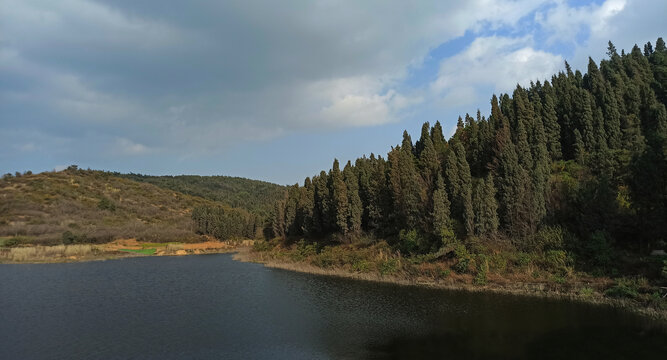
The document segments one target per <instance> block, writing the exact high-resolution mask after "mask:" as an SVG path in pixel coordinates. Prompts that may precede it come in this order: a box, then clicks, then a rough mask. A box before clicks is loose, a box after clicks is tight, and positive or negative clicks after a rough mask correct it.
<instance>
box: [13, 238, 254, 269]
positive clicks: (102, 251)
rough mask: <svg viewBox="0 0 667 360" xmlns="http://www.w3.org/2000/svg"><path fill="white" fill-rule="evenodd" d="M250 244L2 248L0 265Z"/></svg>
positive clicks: (223, 248) (168, 253) (221, 249)
mask: <svg viewBox="0 0 667 360" xmlns="http://www.w3.org/2000/svg"><path fill="white" fill-rule="evenodd" d="M244 244H245V245H246V246H247V245H248V244H249V243H248V242H247V241H245V242H243V241H224V242H221V241H206V242H199V243H178V242H170V243H145V242H138V241H137V240H136V239H124V240H116V241H114V242H110V243H107V244H95V245H93V244H76V245H54V246H43V245H27V246H21V247H4V248H2V247H0V263H9V264H11V263H57V262H78V261H93V260H107V259H116V258H122V257H133V256H179V255H194V254H211V253H225V252H231V251H234V250H236V249H237V248H238V247H239V246H242V245H244Z"/></svg>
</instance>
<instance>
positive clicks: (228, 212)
mask: <svg viewBox="0 0 667 360" xmlns="http://www.w3.org/2000/svg"><path fill="white" fill-rule="evenodd" d="M261 219H262V218H261V217H258V216H255V215H254V214H251V213H250V212H248V211H246V210H244V209H238V208H231V207H229V206H227V205H225V204H222V203H219V202H215V201H212V200H209V199H204V198H202V197H198V196H192V195H187V194H183V193H180V192H177V191H173V190H169V189H164V188H161V187H158V186H155V185H152V184H148V183H141V182H137V181H132V180H129V179H124V178H120V177H117V176H114V175H113V174H111V173H108V172H102V171H92V170H79V169H77V168H76V166H71V167H70V168H68V169H67V170H65V171H60V172H46V173H41V174H32V173H26V174H20V173H17V175H16V176H12V175H11V174H7V175H5V176H4V177H3V178H2V179H0V246H3V245H7V244H8V243H9V244H12V245H21V244H35V245H55V244H61V243H65V244H72V243H105V242H109V241H112V240H116V239H126V238H137V239H138V240H140V241H149V242H169V241H180V242H183V241H185V242H188V241H200V240H202V238H201V236H199V235H201V234H208V235H212V236H215V237H217V238H219V239H223V240H224V239H230V238H254V237H255V235H256V234H260V235H261V234H262V230H263V228H264V224H263V223H262V220H261ZM228 224H233V226H228Z"/></svg>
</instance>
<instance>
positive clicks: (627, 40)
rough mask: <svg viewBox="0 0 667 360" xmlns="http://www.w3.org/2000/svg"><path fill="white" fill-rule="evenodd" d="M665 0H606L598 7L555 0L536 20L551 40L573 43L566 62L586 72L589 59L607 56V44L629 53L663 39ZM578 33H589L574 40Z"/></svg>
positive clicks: (666, 7) (666, 11)
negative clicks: (572, 50)
mask: <svg viewBox="0 0 667 360" xmlns="http://www.w3.org/2000/svg"><path fill="white" fill-rule="evenodd" d="M665 14H667V2H666V1H664V0H605V1H604V2H602V3H600V4H591V5H583V6H570V5H568V4H567V3H566V2H565V1H562V0H558V1H557V4H556V6H555V7H553V8H552V9H550V10H548V11H546V12H543V13H538V14H536V21H537V22H538V23H539V24H540V25H541V26H542V27H543V28H544V29H545V30H546V31H548V32H550V37H549V39H550V41H551V42H554V41H560V42H564V43H574V44H575V50H574V56H572V58H571V59H568V61H569V62H570V64H571V65H573V67H575V68H578V69H586V66H587V64H588V57H589V56H590V57H592V58H593V59H595V60H596V61H599V60H601V59H603V58H605V57H606V55H605V54H606V49H607V42H608V41H612V42H613V43H614V44H615V45H616V47H617V49H618V50H619V52H620V50H621V49H623V48H624V49H626V51H629V50H630V48H631V47H632V46H633V45H634V44H639V45H640V46H642V45H643V44H645V43H646V42H648V41H651V42H652V43H655V40H656V39H657V38H658V37H660V36H665V35H666V34H665V33H664V32H665V30H667V28H665ZM581 30H585V33H586V32H587V33H588V37H587V38H585V39H584V40H583V41H582V42H577V41H576V34H577V33H579V32H580V31H581Z"/></svg>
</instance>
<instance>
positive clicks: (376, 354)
mask: <svg viewBox="0 0 667 360" xmlns="http://www.w3.org/2000/svg"><path fill="white" fill-rule="evenodd" d="M665 354H667V329H665V327H664V325H661V324H660V323H655V322H651V321H648V320H644V319H641V318H639V317H637V316H634V315H631V314H628V313H625V312H621V311H617V310H614V309H610V308H607V307H596V306H590V305H584V304H577V303H571V302H567V301H555V300H547V299H532V298H525V297H514V296H505V295H495V294H478V293H466V292H457V291H444V290H434V289H422V288H416V287H404V286H396V285H391V284H380V283H373V282H362V281H354V280H348V279H339V278H333V277H324V276H315V275H310V274H301V273H294V272H289V271H284V270H277V269H270V268H265V267H263V266H261V265H258V264H248V263H241V262H236V261H234V260H232V257H231V255H229V254H220V255H198V256H182V257H144V258H128V259H121V260H110V261H98V262H88V263H72V264H21V265H0V359H418V358H427V359H433V358H442V359H463V358H465V359H521V358H526V359H616V358H618V359H630V358H631V359H651V358H654V359H655V358H663V359H664V358H665V357H664V356H665Z"/></svg>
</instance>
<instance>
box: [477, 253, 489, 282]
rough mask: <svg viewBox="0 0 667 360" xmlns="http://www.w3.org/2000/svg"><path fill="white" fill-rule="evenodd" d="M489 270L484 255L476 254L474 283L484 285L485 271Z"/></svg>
mask: <svg viewBox="0 0 667 360" xmlns="http://www.w3.org/2000/svg"><path fill="white" fill-rule="evenodd" d="M488 271H489V262H488V260H487V258H486V255H483V254H479V255H477V274H476V275H475V279H474V284H475V285H486V273H487V272H488Z"/></svg>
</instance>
